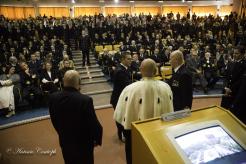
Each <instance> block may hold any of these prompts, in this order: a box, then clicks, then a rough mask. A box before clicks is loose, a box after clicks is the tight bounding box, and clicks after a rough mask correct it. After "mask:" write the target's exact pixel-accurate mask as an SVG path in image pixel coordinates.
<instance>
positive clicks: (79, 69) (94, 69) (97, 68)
mask: <svg viewBox="0 0 246 164" xmlns="http://www.w3.org/2000/svg"><path fill="white" fill-rule="evenodd" d="M76 70H77V71H79V72H81V71H85V72H88V71H89V72H96V71H99V70H101V71H102V69H101V68H100V67H94V68H89V67H76Z"/></svg>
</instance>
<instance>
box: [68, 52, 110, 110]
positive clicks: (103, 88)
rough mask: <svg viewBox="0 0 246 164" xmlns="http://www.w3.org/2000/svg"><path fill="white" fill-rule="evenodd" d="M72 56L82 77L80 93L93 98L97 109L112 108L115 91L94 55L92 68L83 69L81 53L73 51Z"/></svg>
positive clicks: (85, 67) (91, 61)
mask: <svg viewBox="0 0 246 164" xmlns="http://www.w3.org/2000/svg"><path fill="white" fill-rule="evenodd" d="M72 54H73V61H74V65H75V68H76V70H77V71H78V72H79V73H80V75H81V90H80V92H81V93H83V94H85V95H88V96H90V97H92V99H93V103H94V108H95V109H103V108H109V107H111V104H110V96H111V93H112V90H113V89H112V86H111V85H110V84H109V83H108V81H107V79H106V78H105V76H104V74H103V72H102V69H101V68H100V66H99V65H98V64H97V61H96V59H95V57H94V55H93V54H90V63H91V66H84V67H82V54H81V51H78V50H76V51H72Z"/></svg>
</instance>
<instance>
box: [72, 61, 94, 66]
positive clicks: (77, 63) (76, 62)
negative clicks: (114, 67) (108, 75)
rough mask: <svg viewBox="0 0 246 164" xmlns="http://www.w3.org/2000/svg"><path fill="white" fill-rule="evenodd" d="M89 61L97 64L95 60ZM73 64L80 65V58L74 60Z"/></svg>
mask: <svg viewBox="0 0 246 164" xmlns="http://www.w3.org/2000/svg"><path fill="white" fill-rule="evenodd" d="M90 63H91V64H92V65H93V64H97V61H96V60H94V61H90ZM74 65H82V60H74Z"/></svg>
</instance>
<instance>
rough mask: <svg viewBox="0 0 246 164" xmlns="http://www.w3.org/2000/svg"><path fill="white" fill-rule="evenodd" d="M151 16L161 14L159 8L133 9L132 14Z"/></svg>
mask: <svg viewBox="0 0 246 164" xmlns="http://www.w3.org/2000/svg"><path fill="white" fill-rule="evenodd" d="M142 13H143V14H151V15H157V14H161V8H160V7H135V8H134V14H137V15H139V14H142Z"/></svg>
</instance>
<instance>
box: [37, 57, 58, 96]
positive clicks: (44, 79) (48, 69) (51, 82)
mask: <svg viewBox="0 0 246 164" xmlns="http://www.w3.org/2000/svg"><path fill="white" fill-rule="evenodd" d="M40 79H41V87H42V90H43V91H48V92H49V93H53V92H55V91H57V90H58V87H59V77H58V73H57V72H56V71H55V70H53V69H52V64H51V63H49V62H46V63H45V69H44V70H43V72H42V73H41V77H40Z"/></svg>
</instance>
